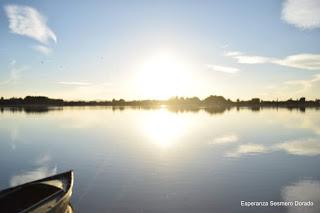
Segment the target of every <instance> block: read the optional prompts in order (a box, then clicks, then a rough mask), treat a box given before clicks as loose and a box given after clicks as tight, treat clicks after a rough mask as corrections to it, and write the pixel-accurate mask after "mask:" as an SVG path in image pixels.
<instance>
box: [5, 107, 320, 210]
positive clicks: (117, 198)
mask: <svg viewBox="0 0 320 213" xmlns="http://www.w3.org/2000/svg"><path fill="white" fill-rule="evenodd" d="M319 165H320V111H319V110H315V109H307V110H306V111H305V112H303V111H299V110H292V111H289V110H287V109H278V110H276V109H263V110H260V111H252V110H249V109H241V110H237V109H231V110H227V111H225V112H222V111H221V112H215V111H205V110H199V111H175V110H168V109H165V108H162V109H149V110H146V109H132V108H126V109H124V110H119V109H112V108H99V107H91V108H63V109H55V110H50V111H46V110H43V111H41V110H40V111H39V112H32V111H29V110H22V111H13V110H9V109H4V110H1V112H0V171H1V175H0V189H3V188H6V187H9V186H14V185H17V184H21V183H24V182H26V181H30V180H34V179H38V178H41V177H45V176H48V175H51V174H54V173H58V172H63V171H65V170H69V169H73V170H74V171H75V186H74V193H73V197H72V205H73V206H74V208H75V209H76V211H78V212H301V211H304V212H319V211H320V169H319V168H320V166H319ZM241 200H243V201H294V200H300V201H309V200H310V201H313V202H314V207H313V208H310V207H300V208H295V207H283V208H275V207H274V208H259V209H254V208H244V207H240V201H241Z"/></svg>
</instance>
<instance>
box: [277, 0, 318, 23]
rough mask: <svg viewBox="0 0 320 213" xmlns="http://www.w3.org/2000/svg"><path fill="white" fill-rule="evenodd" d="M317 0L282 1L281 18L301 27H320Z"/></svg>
mask: <svg viewBox="0 0 320 213" xmlns="http://www.w3.org/2000/svg"><path fill="white" fill-rule="evenodd" d="M319 14H320V1H319V0H286V1H285V2H284V3H283V8H282V17H281V18H282V19H283V20H284V21H286V22H287V23H289V24H293V25H295V26H296V27H299V28H302V29H314V28H318V27H320V15H319Z"/></svg>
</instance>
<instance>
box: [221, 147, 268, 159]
mask: <svg viewBox="0 0 320 213" xmlns="http://www.w3.org/2000/svg"><path fill="white" fill-rule="evenodd" d="M269 151H270V150H269V148H268V147H266V146H264V145H262V144H241V145H239V146H238V147H237V148H236V149H235V150H233V151H231V152H227V153H226V156H227V157H241V156H242V155H257V154H261V153H266V152H269Z"/></svg>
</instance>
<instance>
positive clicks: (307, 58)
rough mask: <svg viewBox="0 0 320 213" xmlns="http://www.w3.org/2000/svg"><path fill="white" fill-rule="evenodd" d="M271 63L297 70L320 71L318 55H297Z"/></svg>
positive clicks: (319, 55) (319, 56)
mask: <svg viewBox="0 0 320 213" xmlns="http://www.w3.org/2000/svg"><path fill="white" fill-rule="evenodd" d="M271 62H272V63H274V64H279V65H282V66H287V67H293V68H298V69H307V70H320V54H297V55H291V56H288V57H286V58H284V59H280V60H272V61H271Z"/></svg>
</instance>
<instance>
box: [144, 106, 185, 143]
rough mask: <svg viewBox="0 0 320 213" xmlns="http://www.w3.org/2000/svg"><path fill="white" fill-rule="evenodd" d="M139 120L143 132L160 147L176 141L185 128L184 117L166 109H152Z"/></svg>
mask: <svg viewBox="0 0 320 213" xmlns="http://www.w3.org/2000/svg"><path fill="white" fill-rule="evenodd" d="M141 120H142V125H141V126H142V128H143V132H144V134H145V135H146V136H147V137H148V138H149V139H151V141H152V142H153V143H155V144H156V145H158V146H160V147H162V148H169V147H171V146H173V145H174V144H175V143H177V141H178V140H179V138H180V137H181V136H182V135H183V134H184V133H185V132H186V129H187V122H186V121H185V120H184V119H181V117H179V116H177V115H176V114H174V113H170V112H168V111H167V110H166V109H161V110H158V111H153V112H152V113H151V114H149V115H148V116H144V117H143V118H142V119H141Z"/></svg>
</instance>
